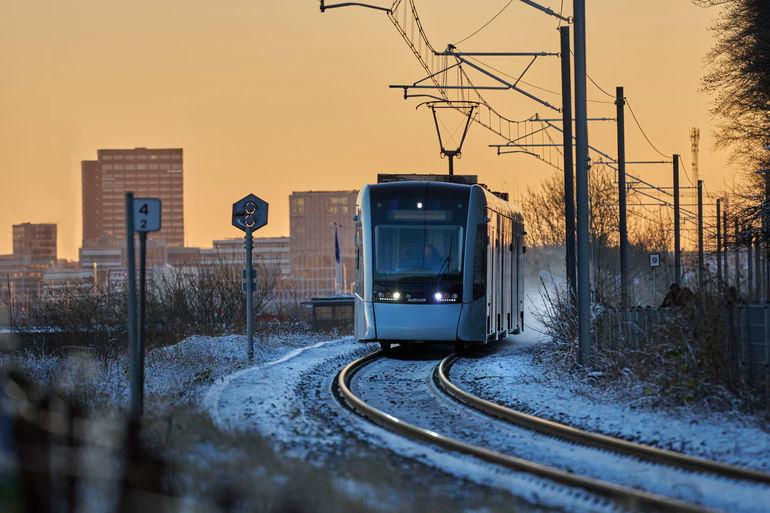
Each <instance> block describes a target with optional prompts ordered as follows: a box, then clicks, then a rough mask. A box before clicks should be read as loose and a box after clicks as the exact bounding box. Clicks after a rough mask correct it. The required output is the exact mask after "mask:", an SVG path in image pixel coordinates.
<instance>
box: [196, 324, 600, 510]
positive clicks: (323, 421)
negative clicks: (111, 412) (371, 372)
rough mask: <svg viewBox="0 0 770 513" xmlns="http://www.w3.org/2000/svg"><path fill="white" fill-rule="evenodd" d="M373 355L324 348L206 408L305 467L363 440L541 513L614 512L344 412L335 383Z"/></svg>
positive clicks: (233, 384) (236, 378)
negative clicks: (549, 512)
mask: <svg viewBox="0 0 770 513" xmlns="http://www.w3.org/2000/svg"><path fill="white" fill-rule="evenodd" d="M373 349H374V348H373V347H372V346H362V345H361V344H358V343H357V342H355V341H354V340H353V339H341V340H338V341H333V342H329V343H324V344H316V345H314V346H311V347H308V348H307V349H305V350H303V351H301V352H295V353H294V354H292V355H291V356H289V355H287V357H284V358H281V359H279V360H276V361H272V362H268V363H267V364H264V365H258V366H255V367H252V368H248V369H244V370H242V371H240V372H237V373H235V374H233V375H231V376H228V377H227V378H226V379H224V380H221V381H219V382H217V383H216V384H215V385H213V386H212V387H211V389H210V390H209V392H208V393H207V394H206V397H205V400H204V406H205V407H206V408H207V409H208V411H209V412H210V413H211V415H212V417H213V418H214V419H216V421H217V423H219V424H220V425H221V426H223V427H227V428H231V429H254V430H256V431H258V432H259V433H261V434H262V435H264V436H267V437H269V438H270V439H271V440H274V441H275V443H276V444H277V445H278V446H279V447H281V449H282V452H285V453H287V454H289V455H290V456H293V457H297V458H302V459H303V460H305V461H311V462H312V461H318V460H319V459H320V460H323V459H326V458H328V457H329V456H328V455H329V454H332V455H333V454H335V453H340V452H348V451H351V450H353V447H354V446H355V445H356V443H355V442H356V441H358V440H360V441H363V442H364V443H365V444H367V445H374V446H379V447H385V448H387V449H388V450H391V451H393V452H395V453H396V454H399V455H401V456H403V457H406V458H408V459H412V460H416V461H418V462H421V463H423V464H425V465H428V466H430V467H435V468H438V469H440V470H442V471H443V472H446V473H449V474H450V475H453V476H455V477H457V478H461V479H463V480H467V481H469V482H473V483H478V484H481V485H485V486H493V487H497V488H502V489H504V490H509V491H510V492H511V493H513V494H514V495H516V496H518V497H521V498H522V499H524V500H526V501H528V502H529V503H530V504H536V505H537V506H538V507H548V508H565V509H568V510H569V511H612V510H613V509H614V506H613V505H611V504H609V503H607V502H605V501H603V500H597V499H596V498H595V497H593V496H591V495H589V494H586V493H584V492H582V491H579V490H574V489H571V488H568V487H563V486H559V485H556V484H554V483H552V482H550V481H548V480H544V479H540V478H536V477H533V476H531V475H528V474H524V473H518V472H511V471H509V470H506V469H503V468H500V467H497V466H495V465H489V464H486V463H483V462H481V461H479V460H476V459H474V458H470V457H467V456H464V455H459V454H456V453H453V452H447V451H444V450H441V449H437V448H434V447H432V446H429V445H425V444H422V443H418V442H413V441H411V440H409V439H406V438H403V437H401V436H398V435H395V434H393V433H391V432H389V431H387V430H385V429H382V428H379V427H377V426H375V425H373V424H371V423H370V422H369V421H366V420H364V419H362V418H360V417H358V416H357V415H355V414H354V413H352V412H351V411H349V410H348V409H346V408H344V407H343V406H341V405H340V404H339V403H338V401H337V400H336V399H335V398H334V396H333V394H332V380H333V379H334V377H335V374H336V372H337V371H338V370H339V369H340V368H341V367H342V366H343V365H344V364H345V363H347V362H350V361H352V360H353V359H355V358H356V357H359V356H362V355H363V354H366V353H367V352H369V351H372V350H373ZM391 379H398V376H391ZM332 458H333V457H332Z"/></svg>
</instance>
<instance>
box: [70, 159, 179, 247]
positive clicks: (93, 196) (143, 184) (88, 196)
mask: <svg viewBox="0 0 770 513" xmlns="http://www.w3.org/2000/svg"><path fill="white" fill-rule="evenodd" d="M81 171H82V177H83V247H84V248H95V247H110V246H114V244H115V241H116V240H117V241H122V240H123V239H125V224H126V218H125V211H126V206H125V194H126V192H128V191H131V192H133V193H134V195H135V196H137V197H153V198H160V200H161V203H162V208H163V213H162V227H161V230H160V232H158V233H157V234H154V235H153V238H154V239H157V240H163V241H164V242H165V244H166V245H167V246H172V247H182V246H184V156H183V151H182V149H181V148H163V149H152V148H134V149H102V150H98V152H97V160H86V161H83V162H82V164H81Z"/></svg>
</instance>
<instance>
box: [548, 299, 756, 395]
mask: <svg viewBox="0 0 770 513" xmlns="http://www.w3.org/2000/svg"><path fill="white" fill-rule="evenodd" d="M543 302H544V304H545V308H544V309H543V310H542V311H541V313H540V316H539V320H540V322H542V324H543V326H544V328H545V332H546V334H547V335H548V338H549V342H547V343H546V344H544V345H542V346H541V347H540V348H539V350H538V358H539V359H540V360H541V361H545V362H547V363H549V364H552V365H554V366H555V367H557V368H560V369H563V370H571V371H576V372H577V373H578V374H580V375H583V376H584V377H585V378H586V379H589V380H590V381H593V382H596V381H598V382H600V383H605V384H609V383H614V384H616V385H620V386H621V387H624V388H626V389H627V390H629V391H633V393H634V394H637V395H639V396H640V397H639V399H640V400H642V401H644V402H647V403H650V404H674V405H683V404H696V403H699V404H705V405H707V406H709V407H711V408H717V409H731V408H734V407H736V406H740V407H747V408H749V409H753V406H756V405H757V404H758V403H757V402H756V401H755V398H754V397H753V396H752V394H751V391H750V390H749V389H748V387H747V386H746V385H745V383H743V382H742V381H741V379H740V373H739V369H738V354H737V349H736V347H737V342H736V341H735V340H734V337H733V335H732V332H731V330H730V329H729V326H730V319H729V315H730V308H729V306H730V305H729V304H728V302H727V299H726V298H725V297H723V296H721V295H717V294H712V293H703V294H700V295H697V296H695V297H694V298H693V300H692V301H690V302H689V303H687V304H685V305H683V306H681V307H676V308H669V309H664V310H662V311H661V315H660V320H659V321H658V322H656V323H655V325H654V326H653V327H652V328H651V329H650V330H649V331H648V332H642V333H641V339H642V340H641V342H640V343H639V344H638V345H637V344H632V343H630V342H629V341H628V340H627V339H626V338H624V337H620V338H619V339H617V340H616V339H613V340H605V339H603V333H604V331H603V330H599V329H595V330H594V332H595V334H596V338H597V340H596V349H595V351H594V353H593V354H592V355H591V358H590V362H591V363H590V365H589V366H588V367H587V368H581V367H579V366H578V365H577V349H578V348H577V335H576V333H577V319H576V313H575V309H574V308H573V306H572V304H571V302H570V301H569V298H568V296H567V294H565V293H564V292H559V291H557V292H544V293H543ZM594 314H595V319H594V321H595V323H596V324H595V326H594V327H595V328H597V327H598V323H600V322H601V318H602V315H604V313H603V312H602V307H601V306H600V305H599V306H597V307H596V311H595V312H594ZM626 328H627V329H632V330H633V329H635V330H640V329H641V327H639V326H634V325H627V326H626Z"/></svg>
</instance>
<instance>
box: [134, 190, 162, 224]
mask: <svg viewBox="0 0 770 513" xmlns="http://www.w3.org/2000/svg"><path fill="white" fill-rule="evenodd" d="M158 230H160V200H159V199H158V198H134V231H137V232H157V231H158Z"/></svg>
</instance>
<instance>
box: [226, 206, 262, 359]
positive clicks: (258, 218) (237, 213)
mask: <svg viewBox="0 0 770 513" xmlns="http://www.w3.org/2000/svg"><path fill="white" fill-rule="evenodd" d="M267 209H268V204H267V202H266V201H264V200H262V199H260V198H258V197H257V196H255V195H254V194H249V195H248V196H245V197H243V198H241V199H240V200H238V201H236V202H235V203H233V215H232V223H233V226H235V227H236V228H238V229H239V230H243V232H244V242H243V247H244V249H245V250H246V266H245V268H244V269H243V292H245V293H246V339H247V341H248V358H249V360H251V359H252V358H253V357H254V290H255V289H256V288H257V284H256V279H257V276H256V273H255V272H254V265H253V263H252V252H253V251H254V236H253V234H254V232H255V231H257V230H259V229H260V228H262V227H263V226H265V225H266V224H267Z"/></svg>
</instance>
